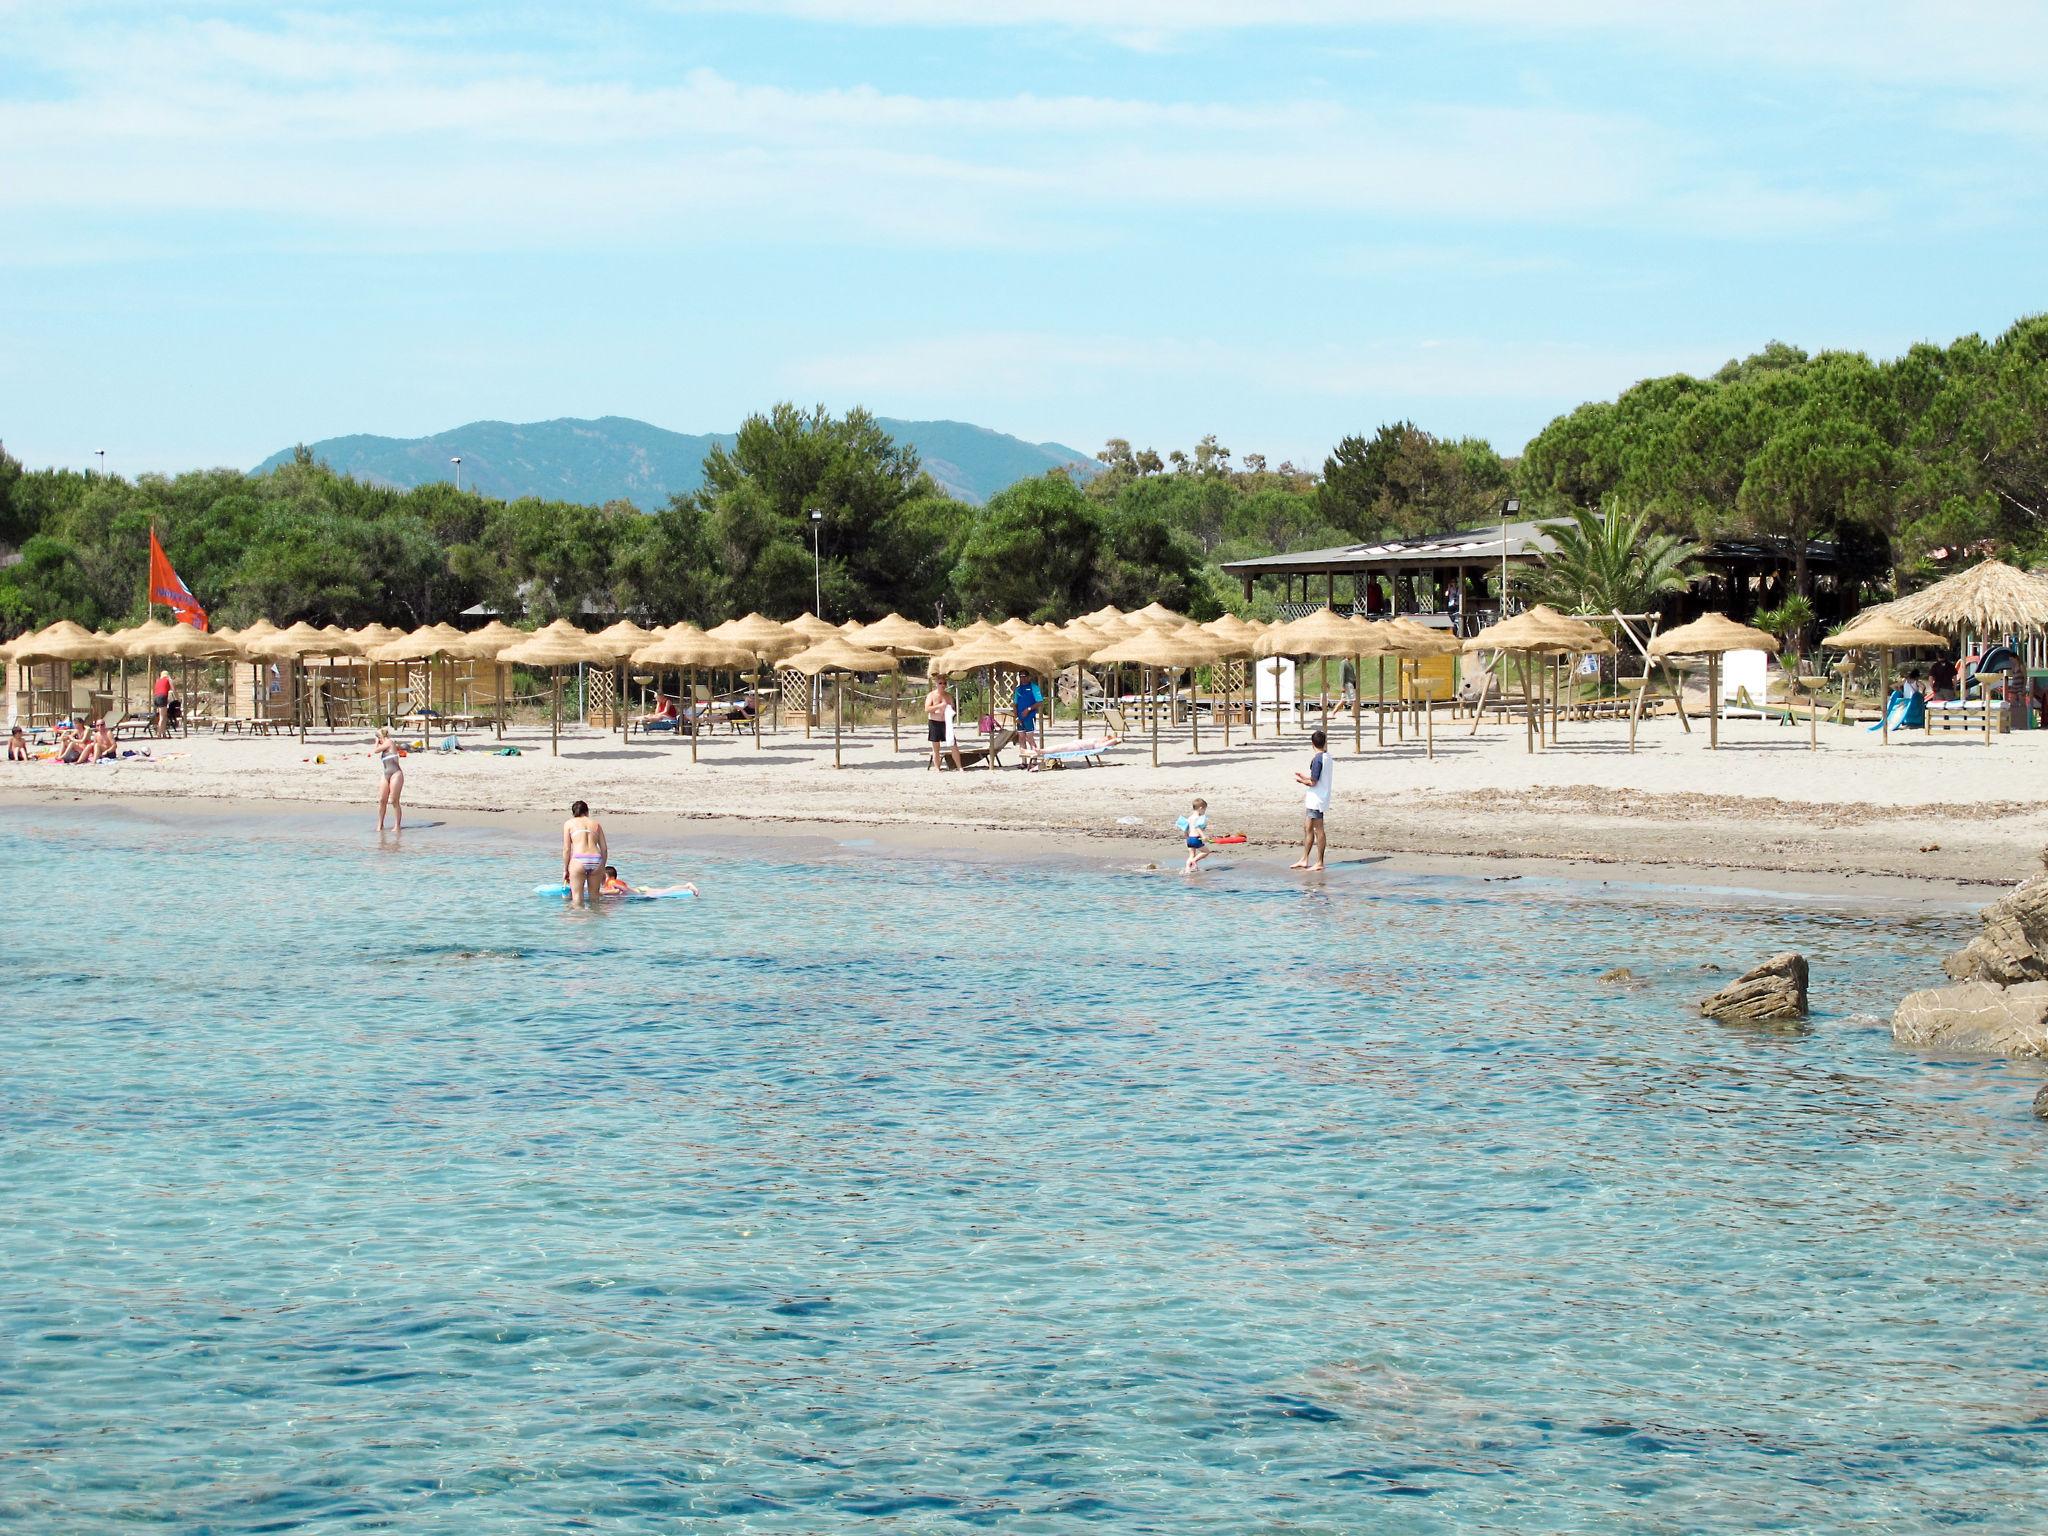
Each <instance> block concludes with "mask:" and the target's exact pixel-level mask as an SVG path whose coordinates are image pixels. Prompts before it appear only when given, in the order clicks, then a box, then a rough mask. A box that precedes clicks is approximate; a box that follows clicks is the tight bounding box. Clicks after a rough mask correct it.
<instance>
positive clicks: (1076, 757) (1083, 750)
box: [1025, 736, 1123, 768]
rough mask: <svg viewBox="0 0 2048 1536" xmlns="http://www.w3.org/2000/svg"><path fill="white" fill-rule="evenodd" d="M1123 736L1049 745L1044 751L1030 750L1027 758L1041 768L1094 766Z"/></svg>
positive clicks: (1120, 742) (1118, 743)
mask: <svg viewBox="0 0 2048 1536" xmlns="http://www.w3.org/2000/svg"><path fill="white" fill-rule="evenodd" d="M1122 742H1123V738H1122V737H1120V736H1110V737H1108V738H1107V739H1104V740H1099V741H1079V742H1075V743H1073V744H1072V745H1070V746H1064V747H1047V748H1045V749H1044V750H1042V751H1038V752H1028V753H1026V754H1025V760H1026V761H1027V762H1029V763H1031V764H1034V765H1035V766H1037V767H1040V768H1093V767H1095V766H1096V765H1097V764H1098V763H1100V762H1101V761H1102V759H1103V758H1104V757H1105V756H1107V755H1108V753H1109V749H1110V748H1111V747H1114V746H1120V745H1121V744H1122Z"/></svg>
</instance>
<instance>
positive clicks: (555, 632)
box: [498, 619, 611, 667]
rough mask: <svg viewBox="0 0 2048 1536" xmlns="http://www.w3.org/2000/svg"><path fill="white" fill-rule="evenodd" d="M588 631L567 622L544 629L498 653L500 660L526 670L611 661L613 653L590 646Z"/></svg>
mask: <svg viewBox="0 0 2048 1536" xmlns="http://www.w3.org/2000/svg"><path fill="white" fill-rule="evenodd" d="M590 640H591V637H590V634H589V632H588V631H586V630H581V629H578V628H577V627H576V626H575V625H574V624H571V623H570V622H569V621H568V620H567V619H556V620H555V621H554V623H552V624H547V625H543V626H542V627H541V628H539V629H537V630H535V631H534V632H533V633H532V634H530V635H527V636H525V637H524V638H522V639H520V640H519V641H518V642H516V643H515V644H512V645H508V646H506V647H505V649H504V650H502V651H500V652H498V660H500V661H506V662H511V663H513V664H514V665H516V666H523V667H573V666H575V665H576V664H577V663H578V662H584V661H598V662H603V661H609V660H611V656H610V653H609V652H607V651H606V650H604V649H602V648H601V647H597V646H593V645H592V644H591V643H590Z"/></svg>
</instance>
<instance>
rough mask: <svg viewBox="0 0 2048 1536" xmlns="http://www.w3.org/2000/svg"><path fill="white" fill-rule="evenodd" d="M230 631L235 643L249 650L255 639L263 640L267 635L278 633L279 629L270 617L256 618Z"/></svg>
mask: <svg viewBox="0 0 2048 1536" xmlns="http://www.w3.org/2000/svg"><path fill="white" fill-rule="evenodd" d="M228 633H229V634H232V635H233V636H234V637H235V644H237V645H239V646H241V647H242V648H243V649H244V650H247V649H248V648H249V646H250V644H251V643H252V642H253V641H257V640H261V639H262V638H263V637H264V636H265V635H274V634H277V633H279V630H278V627H277V626H276V625H275V624H273V623H271V622H270V620H268V619H256V620H254V621H252V622H250V623H248V624H245V625H243V626H242V627H241V628H240V629H236V630H230V631H228Z"/></svg>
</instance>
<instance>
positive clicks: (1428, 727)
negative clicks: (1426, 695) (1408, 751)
mask: <svg viewBox="0 0 2048 1536" xmlns="http://www.w3.org/2000/svg"><path fill="white" fill-rule="evenodd" d="M1422 729H1423V731H1424V732H1425V735H1424V741H1425V743H1426V746H1425V749H1424V750H1425V751H1426V752H1427V753H1428V755H1429V760H1430V761H1431V762H1435V761H1436V700H1435V699H1424V700H1423V701H1422Z"/></svg>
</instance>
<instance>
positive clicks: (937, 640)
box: [847, 613, 952, 656]
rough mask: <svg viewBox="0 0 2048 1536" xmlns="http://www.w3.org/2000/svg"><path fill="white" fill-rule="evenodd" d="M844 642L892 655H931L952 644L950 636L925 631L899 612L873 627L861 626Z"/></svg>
mask: <svg viewBox="0 0 2048 1536" xmlns="http://www.w3.org/2000/svg"><path fill="white" fill-rule="evenodd" d="M847 639H849V640H851V641H852V642H853V643H854V644H855V645H864V646H866V647H867V648H868V649H869V650H871V651H887V652H889V653H890V654H891V655H894V656H930V655H933V654H935V653H936V652H939V651H943V650H944V649H946V647H947V646H949V645H950V644H952V638H951V637H950V636H947V635H943V634H942V633H941V632H940V631H938V630H932V629H927V628H926V627H925V626H924V625H922V624H919V623H917V622H916V621H915V620H912V619H906V618H905V617H903V615H902V614H900V613H892V614H890V615H889V616H888V617H887V618H885V619H877V620H875V622H874V623H872V624H863V625H861V627H860V628H859V630H857V631H856V632H855V633H853V634H851V635H848V636H847Z"/></svg>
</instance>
